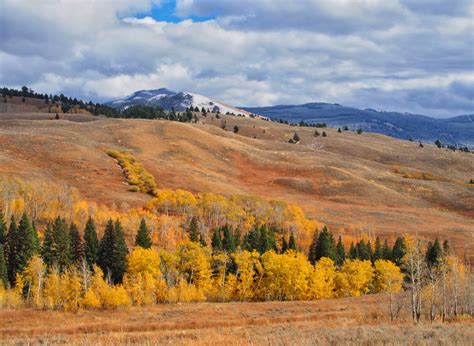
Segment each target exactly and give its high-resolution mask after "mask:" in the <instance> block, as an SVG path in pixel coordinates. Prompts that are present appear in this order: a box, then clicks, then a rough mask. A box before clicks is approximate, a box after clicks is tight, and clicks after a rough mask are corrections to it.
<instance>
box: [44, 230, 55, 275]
mask: <svg viewBox="0 0 474 346" xmlns="http://www.w3.org/2000/svg"><path fill="white" fill-rule="evenodd" d="M41 255H42V257H43V261H44V263H45V264H46V265H47V266H48V267H50V266H52V265H53V263H57V258H56V255H57V246H56V242H55V240H54V234H53V226H52V225H51V223H50V222H48V224H47V225H46V229H45V231H44V240H43V246H42V247H41Z"/></svg>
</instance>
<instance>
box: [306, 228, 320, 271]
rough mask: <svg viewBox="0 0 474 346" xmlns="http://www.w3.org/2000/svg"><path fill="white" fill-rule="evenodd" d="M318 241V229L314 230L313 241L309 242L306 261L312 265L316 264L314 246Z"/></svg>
mask: <svg viewBox="0 0 474 346" xmlns="http://www.w3.org/2000/svg"><path fill="white" fill-rule="evenodd" d="M318 239H319V232H318V229H315V230H314V233H313V239H312V240H311V244H310V246H309V253H308V260H309V261H310V262H311V264H312V265H314V264H315V263H316V246H317V245H318Z"/></svg>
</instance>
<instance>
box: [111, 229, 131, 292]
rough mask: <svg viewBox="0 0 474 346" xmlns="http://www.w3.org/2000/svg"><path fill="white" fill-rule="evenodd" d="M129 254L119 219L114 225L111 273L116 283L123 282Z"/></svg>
mask: <svg viewBox="0 0 474 346" xmlns="http://www.w3.org/2000/svg"><path fill="white" fill-rule="evenodd" d="M127 255H128V248H127V244H126V243H125V234H124V232H123V229H122V225H121V223H120V221H118V220H117V221H115V225H114V249H113V259H114V263H113V265H112V273H111V274H112V275H111V277H112V281H113V282H114V283H116V284H117V283H121V282H122V279H123V276H124V274H125V271H126V270H127Z"/></svg>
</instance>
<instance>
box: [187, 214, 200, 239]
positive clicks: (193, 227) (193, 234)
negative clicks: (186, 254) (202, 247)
mask: <svg viewBox="0 0 474 346" xmlns="http://www.w3.org/2000/svg"><path fill="white" fill-rule="evenodd" d="M188 235H189V240H190V241H193V242H198V241H199V230H198V223H197V219H196V218H195V217H193V218H192V219H191V222H190V224H189V229H188Z"/></svg>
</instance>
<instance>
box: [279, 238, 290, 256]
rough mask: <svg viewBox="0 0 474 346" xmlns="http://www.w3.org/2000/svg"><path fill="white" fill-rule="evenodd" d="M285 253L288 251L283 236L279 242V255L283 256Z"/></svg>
mask: <svg viewBox="0 0 474 346" xmlns="http://www.w3.org/2000/svg"><path fill="white" fill-rule="evenodd" d="M287 251H288V242H287V241H286V238H285V236H283V237H282V240H281V251H280V253H282V254H284V253H285V252H287Z"/></svg>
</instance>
